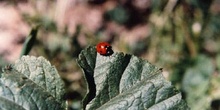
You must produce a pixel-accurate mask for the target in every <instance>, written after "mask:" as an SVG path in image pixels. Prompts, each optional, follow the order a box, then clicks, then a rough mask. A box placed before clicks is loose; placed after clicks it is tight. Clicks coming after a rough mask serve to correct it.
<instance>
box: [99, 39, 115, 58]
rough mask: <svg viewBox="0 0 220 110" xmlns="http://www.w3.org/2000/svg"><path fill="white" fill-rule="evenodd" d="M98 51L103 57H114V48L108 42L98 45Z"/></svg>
mask: <svg viewBox="0 0 220 110" xmlns="http://www.w3.org/2000/svg"><path fill="white" fill-rule="evenodd" d="M96 51H97V52H98V53H99V54H100V55H103V56H109V55H112V54H113V53H114V52H113V50H112V46H111V45H110V44H109V43H107V42H101V43H98V44H97V45H96Z"/></svg>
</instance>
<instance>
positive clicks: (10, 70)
mask: <svg viewBox="0 0 220 110" xmlns="http://www.w3.org/2000/svg"><path fill="white" fill-rule="evenodd" d="M64 94H65V89H64V83H63V82H62V80H61V78H60V76H59V74H58V73H57V71H56V69H55V67H53V66H51V64H50V63H49V62H48V61H46V60H45V59H44V58H43V57H38V58H36V57H30V56H23V57H21V58H20V59H19V60H17V61H16V62H15V64H14V65H13V66H11V67H7V68H5V69H4V72H3V73H2V76H1V78H0V103H1V104H0V109H6V110H9V109H11V110H12V109H15V108H16V110H46V109H48V110H49V109H50V110H63V109H65V106H66V105H65V101H64Z"/></svg>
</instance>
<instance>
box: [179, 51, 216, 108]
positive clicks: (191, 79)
mask: <svg viewBox="0 0 220 110" xmlns="http://www.w3.org/2000/svg"><path fill="white" fill-rule="evenodd" d="M213 73H214V65H213V63H212V60H211V59H210V58H208V57H206V56H204V55H199V56H198V57H197V58H196V59H195V65H194V66H192V67H191V68H188V69H187V70H186V73H185V75H184V77H183V82H182V86H183V91H184V92H185V93H186V100H187V102H188V103H189V106H190V107H191V109H192V110H201V109H208V108H209V106H210V98H209V97H208V94H207V92H208V91H209V89H210V80H211V76H212V74H213ZM198 105H200V106H198Z"/></svg>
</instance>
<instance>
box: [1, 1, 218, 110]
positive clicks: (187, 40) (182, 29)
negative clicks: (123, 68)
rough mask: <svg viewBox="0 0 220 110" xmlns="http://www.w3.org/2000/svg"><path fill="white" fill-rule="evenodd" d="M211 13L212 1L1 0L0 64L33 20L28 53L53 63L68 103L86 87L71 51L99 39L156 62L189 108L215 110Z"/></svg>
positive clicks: (75, 102) (74, 109)
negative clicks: (34, 29) (33, 38)
mask: <svg viewBox="0 0 220 110" xmlns="http://www.w3.org/2000/svg"><path fill="white" fill-rule="evenodd" d="M219 17H220V0H1V1H0V55H1V57H0V66H1V67H3V66H5V65H6V64H8V63H13V62H14V61H15V60H16V59H18V58H19V55H20V53H21V49H22V46H23V43H24V41H25V39H26V37H27V35H28V34H29V32H30V30H31V29H32V27H34V26H36V25H40V28H39V32H38V36H37V41H36V42H35V45H34V47H33V49H32V50H31V53H30V55H34V56H44V57H45V58H47V59H48V60H49V61H50V62H51V63H52V65H55V66H56V68H57V69H58V71H59V74H60V75H61V77H62V78H63V80H64V81H65V83H66V90H67V100H68V103H69V109H70V110H78V109H80V108H81V100H82V99H83V97H84V95H85V94H86V82H85V79H84V78H83V74H82V71H81V69H80V68H79V66H78V65H77V63H76V59H77V57H78V54H79V53H80V51H81V50H82V49H84V48H85V47H87V46H89V45H96V44H97V43H98V42H101V41H107V42H109V43H111V45H112V47H113V49H114V51H115V52H118V51H121V52H124V53H129V54H134V55H136V56H139V57H141V58H143V59H146V60H148V61H149V62H151V63H152V64H154V65H156V66H158V67H161V68H163V74H164V76H165V78H167V80H170V81H171V82H172V84H173V85H175V87H177V88H178V89H179V90H180V91H181V92H182V93H183V98H184V99H185V100H186V101H187V102H188V104H189V106H190V107H191V109H192V110H207V109H212V110H219V109H220V18H219Z"/></svg>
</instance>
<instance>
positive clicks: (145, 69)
mask: <svg viewBox="0 0 220 110" xmlns="http://www.w3.org/2000/svg"><path fill="white" fill-rule="evenodd" d="M77 61H78V64H79V65H80V67H81V68H82V69H83V71H84V75H85V78H86V80H87V83H88V93H87V95H86V97H85V99H84V101H83V106H84V109H86V110H145V109H149V110H168V109H169V110H170V109H173V110H186V109H188V106H187V104H186V103H185V101H184V100H182V96H181V93H180V92H178V91H177V90H176V89H175V87H173V86H172V85H171V83H170V82H168V81H166V80H165V78H164V77H163V75H162V74H161V71H162V70H161V69H160V68H157V67H156V66H154V65H152V64H150V63H149V62H147V61H145V60H142V59H140V58H138V57H136V56H133V55H128V54H123V53H114V54H113V55H111V56H102V55H99V54H96V50H95V47H92V46H90V47H88V48H87V49H85V50H83V51H82V52H81V54H80V55H79V59H78V60H77Z"/></svg>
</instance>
